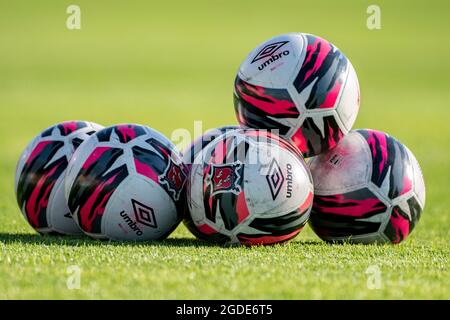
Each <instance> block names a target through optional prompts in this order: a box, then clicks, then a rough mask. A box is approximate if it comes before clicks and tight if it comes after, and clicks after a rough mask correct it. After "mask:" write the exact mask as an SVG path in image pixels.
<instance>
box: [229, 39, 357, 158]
mask: <svg viewBox="0 0 450 320" xmlns="http://www.w3.org/2000/svg"><path fill="white" fill-rule="evenodd" d="M234 105H235V109H236V115H237V118H238V121H239V123H240V124H241V125H243V126H247V127H251V128H260V129H277V130H279V134H280V135H281V136H282V137H283V138H285V139H288V140H291V141H292V142H294V144H296V145H297V147H299V149H300V150H301V151H302V153H303V155H304V156H306V157H310V156H314V155H318V154H320V153H322V152H325V151H327V150H329V149H331V148H333V147H334V146H335V145H336V144H337V142H338V141H339V140H341V139H342V137H343V136H344V135H345V134H347V132H349V131H350V130H351V128H352V126H353V123H354V122H355V119H356V115H357V113H358V109H359V84H358V79H357V76H356V73H355V70H354V69H353V66H352V64H351V63H350V61H349V60H348V59H347V58H346V57H345V56H344V54H343V53H342V52H341V51H340V50H338V49H337V48H336V47H335V46H334V45H332V44H331V43H330V42H328V41H326V40H324V39H322V38H319V37H316V36H313V35H310V34H303V33H290V34H285V35H281V36H278V37H275V38H272V39H270V40H268V41H266V42H264V43H263V44H261V45H259V46H258V47H256V48H255V49H254V50H253V51H252V52H251V53H250V55H249V56H248V57H247V59H246V60H245V61H244V62H243V63H242V65H241V67H240V69H239V72H238V75H237V77H236V80H235V87H234Z"/></svg>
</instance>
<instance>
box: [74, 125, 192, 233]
mask: <svg viewBox="0 0 450 320" xmlns="http://www.w3.org/2000/svg"><path fill="white" fill-rule="evenodd" d="M186 175H187V169H186V167H185V165H184V164H183V162H182V158H181V154H180V153H179V152H178V151H177V150H176V148H175V146H174V144H173V143H172V142H170V141H169V139H167V138H166V137H164V136H163V135H162V134H160V133H159V132H157V131H155V130H153V129H150V128H148V127H144V126H140V125H133V124H125V125H117V126H112V127H109V128H105V129H103V130H101V131H99V132H97V133H96V134H95V135H93V136H92V137H91V138H90V139H89V140H87V141H86V143H85V144H83V145H82V146H81V147H80V148H79V149H78V150H77V152H76V153H75V155H74V156H73V158H72V161H71V162H70V163H69V167H68V172H67V176H66V196H67V200H68V204H69V208H70V210H71V212H72V214H73V216H74V219H75V221H76V222H77V223H78V224H79V226H80V227H81V229H82V230H83V231H84V232H85V233H86V234H88V235H89V236H91V237H94V238H99V239H112V240H138V241H139V240H159V239H164V238H166V237H167V236H168V235H169V234H170V233H171V232H172V231H173V230H174V229H175V228H176V227H177V226H178V224H179V222H180V221H181V219H182V208H181V204H182V203H183V201H182V197H183V190H184V185H185V180H186Z"/></svg>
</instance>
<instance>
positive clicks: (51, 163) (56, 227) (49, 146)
mask: <svg viewBox="0 0 450 320" xmlns="http://www.w3.org/2000/svg"><path fill="white" fill-rule="evenodd" d="M101 128H103V127H102V126H100V125H98V124H95V123H91V122H85V121H69V122H63V123H60V124H57V125H55V126H52V127H50V128H48V129H46V130H44V131H43V132H42V133H41V134H40V135H38V136H37V137H35V138H34V139H33V140H32V141H31V142H30V143H29V144H28V146H27V147H26V149H25V151H24V152H23V153H22V155H21V157H20V159H19V162H18V164H17V168H16V176H15V192H16V197H17V202H18V204H19V207H20V209H21V211H22V213H23V215H24V216H25V219H26V220H27V221H28V223H29V224H30V225H31V226H32V227H33V228H34V229H35V230H36V231H37V232H39V233H41V234H67V235H77V234H82V232H81V230H80V229H79V228H78V226H77V225H76V223H75V222H74V221H73V219H72V216H71V215H70V212H69V208H68V207H67V204H66V199H65V197H64V175H65V172H66V168H67V164H68V162H69V160H70V158H71V157H72V154H73V153H74V151H75V149H77V148H78V147H79V146H80V144H81V143H82V142H83V141H84V140H86V139H87V138H88V137H89V136H90V135H92V134H94V133H95V132H96V131H97V130H99V129H101Z"/></svg>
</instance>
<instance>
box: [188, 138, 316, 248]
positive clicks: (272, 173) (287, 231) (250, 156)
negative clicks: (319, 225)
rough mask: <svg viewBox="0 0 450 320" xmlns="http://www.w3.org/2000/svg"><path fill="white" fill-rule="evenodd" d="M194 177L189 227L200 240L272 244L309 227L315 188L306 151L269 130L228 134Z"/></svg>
mask: <svg viewBox="0 0 450 320" xmlns="http://www.w3.org/2000/svg"><path fill="white" fill-rule="evenodd" d="M194 161H195V165H194V166H193V167H192V170H191V171H190V174H189V179H188V184H187V192H186V193H187V206H188V210H189V216H188V217H187V218H186V220H185V223H186V225H187V226H188V228H189V230H191V231H192V233H193V234H194V235H195V236H197V237H198V238H200V239H203V240H207V241H211V242H217V243H226V244H239V243H240V244H244V245H270V244H275V243H281V242H285V241H288V240H290V239H292V238H294V237H295V236H296V235H297V234H299V233H300V231H301V230H302V228H303V226H304V225H305V224H306V222H307V220H308V217H309V214H310V210H311V206H312V198H313V184H312V180H311V176H310V173H309V170H308V168H307V167H306V164H305V162H304V160H303V157H302V155H301V153H300V151H299V150H298V149H297V148H296V147H295V146H293V145H291V144H290V143H288V142H286V141H284V140H282V139H281V138H279V137H278V136H275V135H272V134H270V133H268V132H266V131H261V130H253V129H237V130H233V131H231V132H228V133H225V134H223V135H221V136H219V137H217V138H216V139H214V140H213V141H212V142H211V143H209V144H208V145H207V146H206V147H205V148H204V152H202V153H201V154H198V155H197V157H196V159H195V160H194Z"/></svg>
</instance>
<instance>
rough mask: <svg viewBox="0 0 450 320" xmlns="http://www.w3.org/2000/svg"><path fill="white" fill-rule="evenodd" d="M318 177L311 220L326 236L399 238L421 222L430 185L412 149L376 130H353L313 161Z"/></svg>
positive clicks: (360, 239) (395, 240)
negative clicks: (426, 184)
mask: <svg viewBox="0 0 450 320" xmlns="http://www.w3.org/2000/svg"><path fill="white" fill-rule="evenodd" d="M308 165H309V167H310V169H311V173H312V176H313V179H314V189H315V196H314V205H313V209H312V213H311V219H310V225H311V227H312V229H313V230H314V231H315V232H316V234H317V235H318V236H319V237H320V238H322V239H323V240H326V241H330V242H343V241H349V242H353V243H375V242H377V243H399V242H401V241H403V240H405V239H406V238H407V237H408V235H409V234H410V233H411V232H412V231H413V229H414V227H415V226H416V224H417V223H418V221H419V218H420V215H421V213H422V210H423V208H424V205H425V184H424V180H423V176H422V172H421V170H420V167H419V164H418V162H417V160H416V158H415V157H414V155H413V154H412V152H411V151H410V150H409V149H408V148H407V147H406V146H405V145H403V144H402V143H400V142H399V141H398V140H396V139H395V138H393V137H391V136H390V135H388V134H386V133H383V132H380V131H375V130H356V131H352V132H350V133H349V134H348V135H347V136H346V137H345V138H344V139H342V141H341V142H339V144H338V145H337V146H336V148H334V149H333V150H331V151H329V152H327V153H324V154H321V155H319V156H317V157H315V158H313V159H312V160H311V161H310V162H309V163H308Z"/></svg>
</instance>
